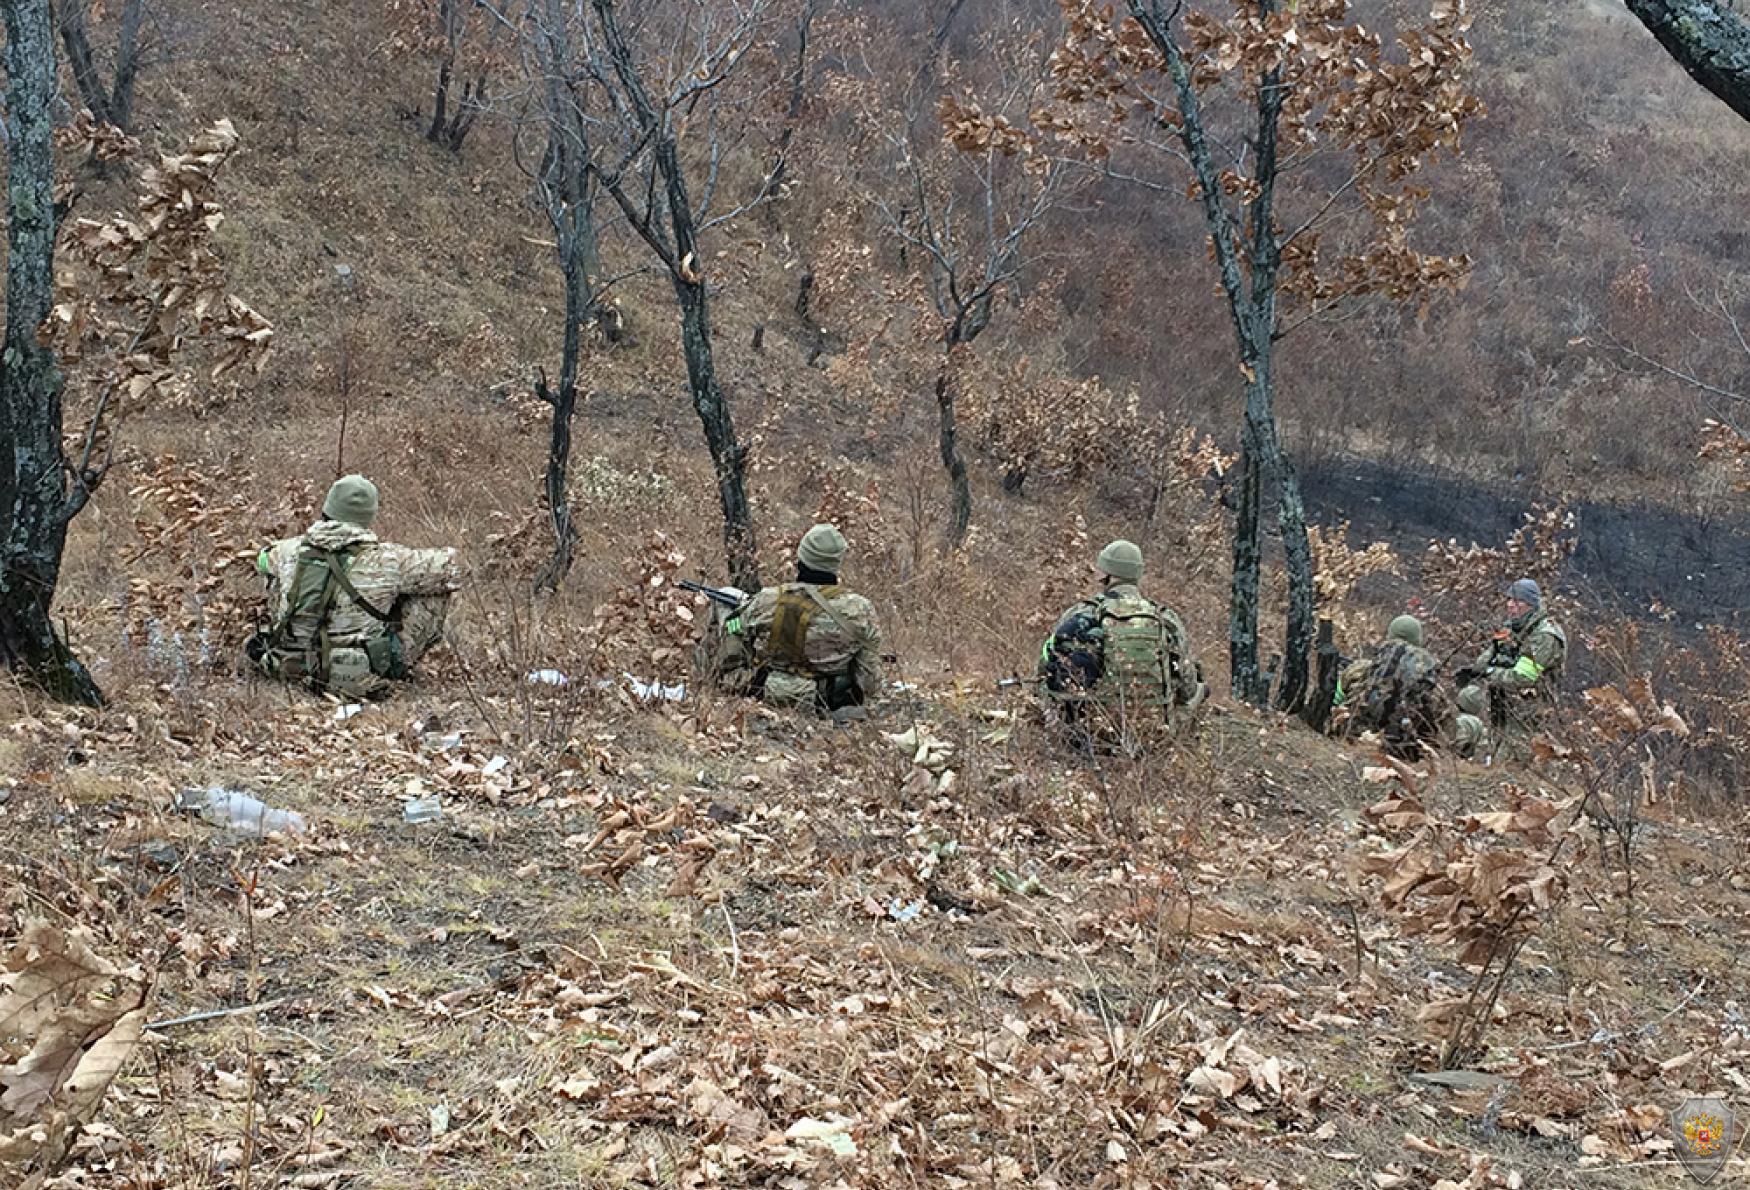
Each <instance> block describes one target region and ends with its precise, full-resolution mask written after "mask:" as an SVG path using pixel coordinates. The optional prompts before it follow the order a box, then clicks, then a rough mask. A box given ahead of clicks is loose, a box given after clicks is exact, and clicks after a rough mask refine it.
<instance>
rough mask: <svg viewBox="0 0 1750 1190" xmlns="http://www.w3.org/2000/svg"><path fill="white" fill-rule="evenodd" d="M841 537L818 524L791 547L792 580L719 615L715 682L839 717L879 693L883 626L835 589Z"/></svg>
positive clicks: (851, 594) (867, 606)
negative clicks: (795, 565)
mask: <svg viewBox="0 0 1750 1190" xmlns="http://www.w3.org/2000/svg"><path fill="white" fill-rule="evenodd" d="M846 548H847V547H846V543H845V539H844V535H843V534H841V533H840V532H839V531H838V529H836V528H835V527H833V526H832V525H816V526H814V528H812V529H810V530H809V531H808V532H807V533H806V534H804V535H803V538H802V542H801V544H800V545H799V546H798V547H797V550H796V558H797V562H798V565H799V571H798V576H799V577H798V581H796V582H793V583H784V584H783V585H781V586H777V587H766V588H764V589H763V590H761V591H759V592H758V593H757V594H755V595H752V596H750V597H749V598H748V599H746V600H745V601H744V602H743V603H742V604H741V605H740V606H739V607H737V608H736V609H735V610H734V611H732V612H729V613H727V614H725V615H724V616H723V617H722V619H721V622H720V625H719V627H718V633H719V636H718V644H717V649H716V654H715V660H714V663H713V666H714V669H715V671H716V675H717V680H718V683H719V684H720V685H721V686H723V687H724V688H725V689H727V690H730V691H732V692H734V693H737V694H746V695H751V696H754V697H757V698H760V699H762V700H763V701H765V702H768V703H771V704H773V705H775V706H786V707H810V708H812V709H814V710H817V711H823V712H842V711H846V710H847V709H848V708H852V707H860V706H862V705H863V704H864V703H866V702H868V701H869V700H871V699H873V698H874V697H875V695H876V694H877V693H878V692H879V691H880V689H881V629H880V627H879V626H878V625H877V624H876V621H875V608H874V605H873V604H871V603H870V602H869V601H868V600H867V599H865V598H863V596H861V595H858V594H857V593H856V592H855V591H851V590H849V589H848V588H846V587H843V586H841V585H839V583H838V581H837V576H838V570H839V567H840V565H841V564H842V563H843V562H844V558H845V552H846Z"/></svg>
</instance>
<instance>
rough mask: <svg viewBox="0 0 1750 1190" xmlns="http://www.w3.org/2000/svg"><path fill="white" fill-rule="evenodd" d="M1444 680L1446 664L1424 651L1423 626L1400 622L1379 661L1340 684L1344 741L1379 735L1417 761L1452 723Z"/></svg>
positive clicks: (1355, 666) (1364, 662) (1366, 662)
mask: <svg viewBox="0 0 1750 1190" xmlns="http://www.w3.org/2000/svg"><path fill="white" fill-rule="evenodd" d="M1439 678H1440V662H1439V661H1438V660H1437V659H1436V658H1435V656H1434V654H1432V653H1430V652H1429V651H1428V650H1427V649H1425V648H1423V647H1422V622H1421V621H1420V620H1418V619H1416V617H1414V616H1398V617H1397V618H1396V619H1394V620H1393V621H1392V622H1391V624H1390V626H1389V627H1387V629H1386V636H1385V640H1384V641H1382V642H1380V644H1379V645H1378V647H1376V648H1375V649H1374V650H1373V655H1372V656H1370V657H1365V658H1362V659H1361V660H1359V661H1356V662H1354V663H1352V664H1351V665H1349V666H1348V667H1347V668H1345V669H1344V670H1343V673H1342V676H1341V677H1340V678H1339V679H1338V682H1337V705H1338V706H1340V707H1341V708H1342V709H1343V711H1344V712H1345V717H1344V722H1343V733H1344V735H1346V736H1354V735H1357V734H1359V733H1360V732H1364V731H1372V732H1378V733H1379V734H1380V735H1381V736H1382V737H1383V738H1384V740H1385V750H1386V752H1387V753H1388V754H1390V755H1392V756H1398V757H1402V758H1404V759H1406V760H1414V759H1415V758H1416V757H1418V756H1420V755H1421V753H1422V749H1423V747H1424V746H1425V745H1426V744H1429V743H1431V742H1433V741H1434V740H1437V739H1438V738H1439V737H1440V732H1441V728H1442V727H1443V726H1444V724H1445V722H1446V716H1447V712H1448V707H1449V705H1450V704H1448V702H1447V701H1446V695H1445V694H1444V693H1443V692H1442V691H1441V689H1440V680H1439Z"/></svg>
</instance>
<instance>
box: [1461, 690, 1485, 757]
mask: <svg viewBox="0 0 1750 1190" xmlns="http://www.w3.org/2000/svg"><path fill="white" fill-rule="evenodd" d="M1458 711H1459V714H1458V721H1457V722H1456V723H1454V724H1453V729H1452V750H1453V751H1454V752H1456V753H1457V754H1458V755H1459V756H1461V757H1463V758H1464V759H1466V760H1487V759H1488V758H1489V757H1490V756H1492V755H1493V754H1494V751H1495V741H1494V738H1493V737H1492V736H1491V735H1490V734H1489V725H1488V724H1487V723H1486V722H1484V720H1483V717H1484V716H1485V715H1487V714H1488V713H1489V700H1488V698H1487V697H1486V696H1485V695H1484V694H1483V688H1482V687H1481V686H1466V687H1465V688H1464V689H1463V690H1460V691H1459V692H1458Z"/></svg>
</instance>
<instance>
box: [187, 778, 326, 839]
mask: <svg viewBox="0 0 1750 1190" xmlns="http://www.w3.org/2000/svg"><path fill="white" fill-rule="evenodd" d="M176 808H177V809H178V810H183V811H187V812H190V813H195V814H199V815H200V816H201V817H202V818H204V819H206V820H207V821H208V822H210V823H212V824H213V825H214V826H222V827H225V828H227V829H230V830H239V831H245V832H247V833H249V834H252V835H271V834H279V833H284V834H291V835H301V834H304V833H305V831H307V830H308V829H309V828H308V827H307V826H306V825H305V823H304V816H303V815H302V814H299V813H298V812H297V811H295V810H276V809H275V808H274V807H272V806H270V805H268V804H267V803H266V802H263V801H262V800H261V799H259V798H255V797H251V796H250V795H249V794H247V793H244V792H243V791H242V790H240V789H226V788H225V787H224V786H223V785H211V786H208V787H207V788H206V789H184V790H183V791H182V792H181V793H178V794H177V795H176Z"/></svg>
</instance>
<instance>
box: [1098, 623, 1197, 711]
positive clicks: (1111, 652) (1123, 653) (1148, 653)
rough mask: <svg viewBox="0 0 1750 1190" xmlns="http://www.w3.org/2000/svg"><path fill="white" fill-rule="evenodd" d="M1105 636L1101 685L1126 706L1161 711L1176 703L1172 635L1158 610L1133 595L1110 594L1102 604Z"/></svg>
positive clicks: (1170, 629) (1176, 659)
mask: <svg viewBox="0 0 1750 1190" xmlns="http://www.w3.org/2000/svg"><path fill="white" fill-rule="evenodd" d="M1099 607H1100V627H1101V628H1102V629H1103V630H1104V632H1105V637H1106V649H1105V672H1104V674H1103V675H1102V676H1101V682H1102V684H1103V685H1104V686H1105V687H1106V688H1107V692H1108V693H1109V694H1110V695H1114V696H1116V698H1117V699H1118V700H1119V701H1120V702H1121V703H1122V704H1124V705H1126V706H1132V707H1135V706H1145V707H1151V708H1158V709H1159V710H1160V711H1161V712H1162V713H1163V714H1165V712H1166V709H1167V708H1168V706H1170V705H1171V703H1172V700H1173V676H1172V675H1173V669H1174V666H1175V665H1176V664H1177V663H1178V658H1176V657H1175V656H1174V651H1173V648H1174V641H1173V635H1174V634H1173V630H1172V627H1171V625H1170V624H1169V623H1168V622H1167V620H1166V618H1165V617H1164V616H1162V615H1161V612H1160V609H1159V608H1157V607H1156V606H1155V605H1154V604H1152V603H1150V602H1149V601H1148V600H1146V599H1143V598H1142V597H1140V596H1135V595H1112V594H1107V595H1106V596H1105V597H1103V598H1102V599H1101V600H1100V604H1099Z"/></svg>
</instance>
